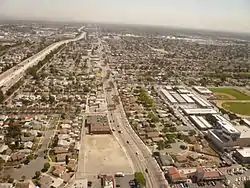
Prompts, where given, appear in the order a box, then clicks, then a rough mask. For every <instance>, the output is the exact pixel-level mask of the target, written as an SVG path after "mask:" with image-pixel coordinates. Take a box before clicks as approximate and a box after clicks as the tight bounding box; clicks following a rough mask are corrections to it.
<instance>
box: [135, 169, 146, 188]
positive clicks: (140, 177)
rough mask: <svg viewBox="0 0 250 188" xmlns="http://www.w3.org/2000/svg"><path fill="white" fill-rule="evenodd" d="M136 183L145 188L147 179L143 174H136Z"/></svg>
mask: <svg viewBox="0 0 250 188" xmlns="http://www.w3.org/2000/svg"><path fill="white" fill-rule="evenodd" d="M135 181H136V183H138V184H139V185H140V186H145V185H146V179H145V177H144V175H143V173H142V172H135Z"/></svg>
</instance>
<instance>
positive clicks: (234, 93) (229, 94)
mask: <svg viewBox="0 0 250 188" xmlns="http://www.w3.org/2000/svg"><path fill="white" fill-rule="evenodd" d="M210 90H211V91H212V92H213V93H214V94H215V95H216V96H217V98H218V99H220V100H250V96H248V95H247V94H245V93H242V92H240V91H238V90H236V89H234V88H210Z"/></svg>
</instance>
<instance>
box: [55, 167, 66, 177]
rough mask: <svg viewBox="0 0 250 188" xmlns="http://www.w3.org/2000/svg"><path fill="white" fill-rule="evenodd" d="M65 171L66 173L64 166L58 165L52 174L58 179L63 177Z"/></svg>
mask: <svg viewBox="0 0 250 188" xmlns="http://www.w3.org/2000/svg"><path fill="white" fill-rule="evenodd" d="M65 171H66V167H64V166H62V165H57V166H55V169H54V171H53V172H52V174H53V175H55V176H57V177H61V176H62V175H63V174H64V172H65Z"/></svg>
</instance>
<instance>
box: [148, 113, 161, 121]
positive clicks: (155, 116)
mask: <svg viewBox="0 0 250 188" xmlns="http://www.w3.org/2000/svg"><path fill="white" fill-rule="evenodd" d="M148 118H149V119H150V121H151V122H154V123H156V122H159V117H158V116H157V115H155V113H154V112H149V113H148Z"/></svg>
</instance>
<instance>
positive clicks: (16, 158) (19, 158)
mask: <svg viewBox="0 0 250 188" xmlns="http://www.w3.org/2000/svg"><path fill="white" fill-rule="evenodd" d="M24 159H25V155H24V153H21V152H15V153H13V154H12V155H11V156H10V160H11V161H22V160H24Z"/></svg>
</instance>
